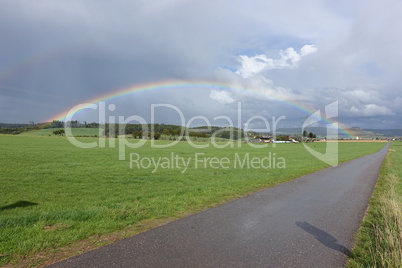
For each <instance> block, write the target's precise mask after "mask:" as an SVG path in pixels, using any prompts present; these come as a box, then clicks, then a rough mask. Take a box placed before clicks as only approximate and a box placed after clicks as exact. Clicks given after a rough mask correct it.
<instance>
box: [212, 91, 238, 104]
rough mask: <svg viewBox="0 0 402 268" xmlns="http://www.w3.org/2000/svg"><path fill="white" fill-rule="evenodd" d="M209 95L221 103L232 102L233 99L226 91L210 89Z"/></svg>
mask: <svg viewBox="0 0 402 268" xmlns="http://www.w3.org/2000/svg"><path fill="white" fill-rule="evenodd" d="M209 97H210V98H211V99H213V100H216V101H218V102H220V103H222V104H227V103H233V102H234V101H235V99H234V98H233V97H232V96H231V94H230V93H229V92H228V91H219V90H211V93H210V94H209Z"/></svg>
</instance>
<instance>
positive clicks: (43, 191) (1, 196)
mask: <svg viewBox="0 0 402 268" xmlns="http://www.w3.org/2000/svg"><path fill="white" fill-rule="evenodd" d="M81 141H85V142H93V141H97V139H95V138H81ZM116 143H117V141H116ZM166 143H167V141H159V142H158V143H157V144H159V145H161V144H166ZM200 145H205V143H200ZM241 145H242V146H241V147H240V148H239V147H236V146H235V147H234V148H232V147H226V148H222V149H217V148H214V147H211V146H210V147H209V148H205V149H195V148H193V147H191V146H190V145H189V144H188V143H187V142H180V143H178V144H177V145H175V146H174V147H170V148H161V149H155V148H151V146H150V142H149V141H148V142H147V143H146V144H145V145H144V146H143V147H141V148H138V149H129V148H126V160H124V161H122V160H120V161H119V160H118V158H119V154H118V148H109V147H108V143H106V147H105V148H93V149H81V148H78V147H75V146H73V145H72V144H71V143H70V142H69V141H68V140H67V139H66V138H65V137H52V138H51V137H27V136H25V137H24V136H7V135H3V136H0V150H1V154H0V163H1V173H0V183H1V188H0V265H4V264H6V263H14V264H15V265H21V261H27V260H30V259H32V260H35V258H36V256H38V255H41V256H44V255H45V256H47V255H49V254H50V255H51V254H53V253H57V252H58V251H59V249H60V248H61V247H64V246H67V245H69V244H73V245H74V243H76V242H77V241H81V240H83V239H86V238H88V237H91V236H92V237H94V235H95V237H97V235H102V234H107V233H113V232H116V231H119V230H130V233H129V234H133V233H136V232H138V231H142V230H144V228H142V229H141V228H140V226H141V224H142V225H147V224H149V223H152V222H154V221H158V220H160V219H175V218H179V217H181V216H183V215H187V214H189V213H195V212H196V211H200V210H203V209H205V208H208V207H212V206H216V205H218V204H221V203H223V202H226V201H228V200H230V199H232V198H236V197H241V196H244V195H246V194H248V193H251V192H255V191H257V190H259V189H263V188H266V187H271V186H273V185H276V184H279V183H283V182H286V181H289V180H292V179H294V178H297V177H300V176H302V175H305V174H309V173H312V172H314V171H317V170H320V169H323V168H326V167H327V165H326V164H324V163H323V162H321V161H319V160H317V159H315V158H314V157H313V156H311V155H310V154H309V153H308V152H307V151H306V150H305V149H304V147H303V145H302V144H277V145H276V147H275V148H274V147H272V145H270V146H269V147H268V148H264V149H255V148H252V147H250V146H249V145H248V144H241ZM309 146H311V147H312V148H314V149H317V150H319V151H325V143H314V144H310V145H309ZM383 146H384V143H340V144H339V152H340V156H339V160H340V162H344V161H347V160H351V159H353V158H356V157H360V156H363V155H366V154H369V153H373V152H376V151H378V150H379V149H380V148H382V147H383ZM130 153H136V154H138V155H136V156H139V157H141V159H151V158H152V157H153V158H154V159H157V158H158V157H165V158H164V159H165V160H166V159H171V157H172V154H173V156H175V157H176V156H177V157H182V158H184V159H190V160H191V161H190V162H189V163H190V165H189V167H188V169H187V170H186V171H185V172H182V171H183V169H179V168H168V167H166V166H165V168H159V169H157V170H156V172H154V173H152V171H153V168H152V167H149V168H146V167H144V168H138V167H137V166H136V165H134V166H133V168H130V157H129V154H130ZM270 153H271V164H272V165H271V168H258V160H259V159H263V158H264V157H268V156H269V154H270ZM195 154H199V155H198V156H199V159H203V160H205V158H208V157H209V158H210V162H208V161H204V162H201V161H200V162H198V163H195V161H194V158H195ZM247 154H249V159H250V161H253V160H251V159H256V161H255V163H254V164H251V166H249V168H247V166H246V165H245V166H243V168H240V167H239V163H238V165H237V167H236V168H234V163H235V162H236V161H237V160H236V157H238V158H240V159H241V160H244V157H245V156H246V155H247ZM147 157H148V158H147ZM212 157H217V159H223V158H225V159H226V160H225V161H226V162H228V163H230V164H228V165H226V164H225V165H223V166H224V167H226V166H228V168H222V167H220V168H215V167H216V166H217V164H216V162H213V163H212V162H211V161H216V159H215V160H213V159H212V160H211V158H212ZM281 159H283V161H284V162H285V166H283V162H282V165H280V166H278V162H281ZM274 160H275V161H276V163H275V165H274V163H273V162H274ZM265 161H266V162H265V166H266V167H267V166H268V160H267V159H266V160H265ZM205 163H207V164H205ZM143 164H144V166H146V165H147V164H148V162H146V161H144V163H143ZM196 164H197V168H196ZM204 164H205V166H204ZM252 165H254V167H256V168H252ZM279 167H285V168H279ZM162 221H163V220H162ZM149 226H152V224H150V225H149ZM94 243H95V244H96V242H94ZM76 253H77V252H75V251H74V250H72V253H70V254H76ZM50 258H51V257H50ZM42 261H43V260H42ZM44 261H46V258H45V260H44ZM40 262H41V261H37V260H36V261H31V262H29V265H38V264H40Z"/></svg>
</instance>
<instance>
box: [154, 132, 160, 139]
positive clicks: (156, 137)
mask: <svg viewBox="0 0 402 268" xmlns="http://www.w3.org/2000/svg"><path fill="white" fill-rule="evenodd" d="M152 136H153V138H154V140H159V138H160V137H161V134H160V133H159V132H154V133H153V135H152Z"/></svg>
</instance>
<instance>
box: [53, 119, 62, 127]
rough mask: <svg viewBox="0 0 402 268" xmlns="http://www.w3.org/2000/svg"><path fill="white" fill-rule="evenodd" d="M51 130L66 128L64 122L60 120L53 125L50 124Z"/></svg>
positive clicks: (54, 121)
mask: <svg viewBox="0 0 402 268" xmlns="http://www.w3.org/2000/svg"><path fill="white" fill-rule="evenodd" d="M50 125H51V128H60V127H64V122H63V121H60V120H53V121H52V123H50Z"/></svg>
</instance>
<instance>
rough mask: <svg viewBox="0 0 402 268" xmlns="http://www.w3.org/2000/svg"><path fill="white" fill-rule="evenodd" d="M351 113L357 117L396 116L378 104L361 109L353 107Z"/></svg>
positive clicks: (364, 106) (367, 105)
mask: <svg viewBox="0 0 402 268" xmlns="http://www.w3.org/2000/svg"><path fill="white" fill-rule="evenodd" d="M350 111H351V112H352V113H353V115H354V116H357V117H372V116H383V115H395V113H393V112H392V111H391V110H390V109H389V108H387V107H385V106H380V105H377V104H373V103H371V104H366V105H363V106H361V107H356V106H352V107H351V108H350Z"/></svg>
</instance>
